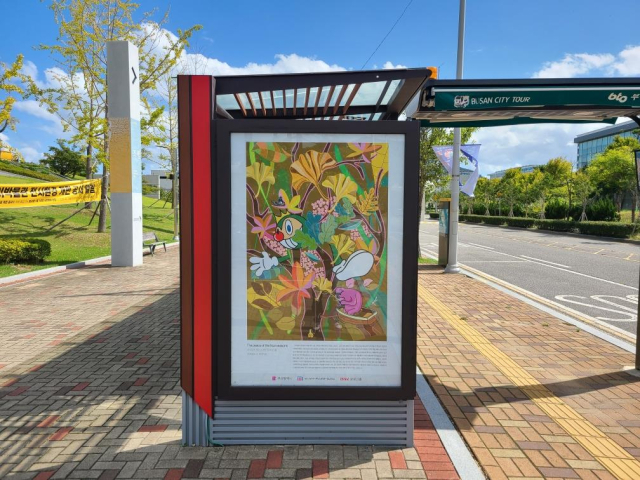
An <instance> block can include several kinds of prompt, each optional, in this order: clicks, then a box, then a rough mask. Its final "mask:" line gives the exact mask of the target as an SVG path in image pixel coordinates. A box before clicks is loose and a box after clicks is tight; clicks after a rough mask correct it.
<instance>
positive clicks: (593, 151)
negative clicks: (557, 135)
mask: <svg viewBox="0 0 640 480" xmlns="http://www.w3.org/2000/svg"><path fill="white" fill-rule="evenodd" d="M636 128H638V125H637V124H636V123H635V122H633V121H631V122H624V123H619V124H618V125H611V126H610V127H605V128H599V129H597V130H592V131H591V132H587V133H583V134H581V135H578V136H577V137H576V138H574V139H573V141H574V143H576V144H577V145H578V160H577V167H578V168H583V167H586V166H587V165H589V162H591V160H593V157H595V156H596V155H597V154H599V153H602V152H604V150H605V149H606V148H607V146H608V145H609V144H610V143H611V142H613V139H614V138H615V137H617V136H621V137H631V136H634V134H633V132H632V130H635V129H636ZM636 137H637V136H636Z"/></svg>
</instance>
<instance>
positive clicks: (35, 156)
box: [18, 146, 44, 163]
mask: <svg viewBox="0 0 640 480" xmlns="http://www.w3.org/2000/svg"><path fill="white" fill-rule="evenodd" d="M18 150H19V151H20V153H21V154H22V156H23V157H24V159H25V160H26V161H27V162H31V163H38V162H39V161H40V160H41V159H42V158H43V157H44V155H43V154H42V153H41V152H38V150H36V149H35V148H33V147H28V146H27V147H22V148H19V149H18Z"/></svg>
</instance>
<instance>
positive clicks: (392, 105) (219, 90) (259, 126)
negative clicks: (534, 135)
mask: <svg viewBox="0 0 640 480" xmlns="http://www.w3.org/2000/svg"><path fill="white" fill-rule="evenodd" d="M435 73H436V69H435V68H416V69H395V70H373V71H361V72H332V73H313V74H286V75H256V76H231V77H217V78H216V77H211V76H179V77H178V119H179V153H180V172H181V179H180V180H181V181H180V184H181V189H180V208H181V246H180V255H181V280H180V281H181V329H180V332H181V342H180V343H181V374H180V377H181V386H182V389H183V390H184V391H185V393H186V394H188V395H189V396H190V397H191V398H192V399H193V400H194V401H195V402H196V403H197V404H198V406H199V407H200V408H201V409H202V410H203V411H204V412H206V414H207V415H209V416H210V417H213V416H214V403H215V400H216V399H221V400H222V399H224V400H233V399H251V400H258V399H263V400H271V399H282V400H284V399H287V400H304V399H308V400H411V399H413V398H414V395H415V363H416V337H417V326H416V316H417V313H416V309H417V264H416V262H413V261H411V259H412V255H413V254H414V253H415V252H417V236H418V212H417V205H418V196H419V192H418V178H417V176H416V175H411V173H410V172H412V171H416V170H417V168H418V162H419V150H418V145H419V123H418V122H395V121H393V120H397V119H398V117H399V115H400V114H401V113H402V112H403V111H404V110H405V109H406V108H407V105H408V104H409V102H410V101H411V100H412V98H414V97H415V96H416V95H417V94H418V93H419V92H420V89H421V88H422V87H423V85H424V84H425V82H426V81H427V80H428V79H429V78H431V77H433V76H435ZM365 93H366V95H365ZM312 98H313V101H312V100H311V99H312ZM221 103H222V104H224V105H225V106H226V107H227V108H223V106H222V105H221ZM300 119H306V120H360V121H357V122H355V121H354V122H329V121H307V122H299V121H294V120H300ZM375 120H391V121H388V122H377V121H375ZM232 132H269V133H272V132H273V133H281V132H285V133H286V132H298V133H336V134H345V133H346V134H349V133H363V134H376V133H379V134H383V133H384V134H387V133H388V134H401V135H404V136H405V152H404V153H405V159H404V161H405V191H404V195H405V198H404V221H403V230H404V231H403V235H404V240H403V260H402V264H403V276H404V280H403V281H404V282H405V283H404V288H403V306H402V316H403V318H402V362H401V378H402V384H401V386H400V387H390V388H369V387H296V388H292V387H260V388H248V387H231V385H230V378H231V371H230V365H231V362H230V358H231V345H230V343H231V342H230V340H231V336H230V327H231V325H230V312H229V305H228V301H229V299H230V294H231V292H230V287H229V285H228V278H229V274H230V271H231V270H230V269H231V265H230V251H231V250H230V246H231V238H230V229H229V228H228V226H229V222H230V211H229V205H230V202H229V195H230V181H229V180H230V163H229V151H230V145H229V141H230V135H231V133H232Z"/></svg>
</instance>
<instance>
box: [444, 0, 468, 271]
mask: <svg viewBox="0 0 640 480" xmlns="http://www.w3.org/2000/svg"><path fill="white" fill-rule="evenodd" d="M465 10H466V0H460V16H459V18H458V61H457V64H456V80H460V79H461V78H462V63H463V61H464V23H465ZM460 143H461V141H460V127H456V128H454V129H453V160H452V162H451V207H450V210H449V215H450V221H449V263H448V264H447V268H445V269H444V272H445V273H460V266H459V265H458V213H459V210H460Z"/></svg>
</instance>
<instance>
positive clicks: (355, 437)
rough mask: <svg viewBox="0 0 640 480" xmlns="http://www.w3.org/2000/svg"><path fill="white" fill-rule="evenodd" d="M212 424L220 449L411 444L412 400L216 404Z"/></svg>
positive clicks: (222, 401)
mask: <svg viewBox="0 0 640 480" xmlns="http://www.w3.org/2000/svg"><path fill="white" fill-rule="evenodd" d="M210 425H211V431H210V436H211V440H212V441H213V442H215V443H220V444H223V445H240V444H278V445H286V444H289V445H304V444H343V445H344V444H350V445H363V444H367V445H402V446H413V400H409V401H380V402H378V401H228V400H227V401H225V400H216V402H215V415H214V418H213V419H211V421H210ZM183 436H184V434H183Z"/></svg>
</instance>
